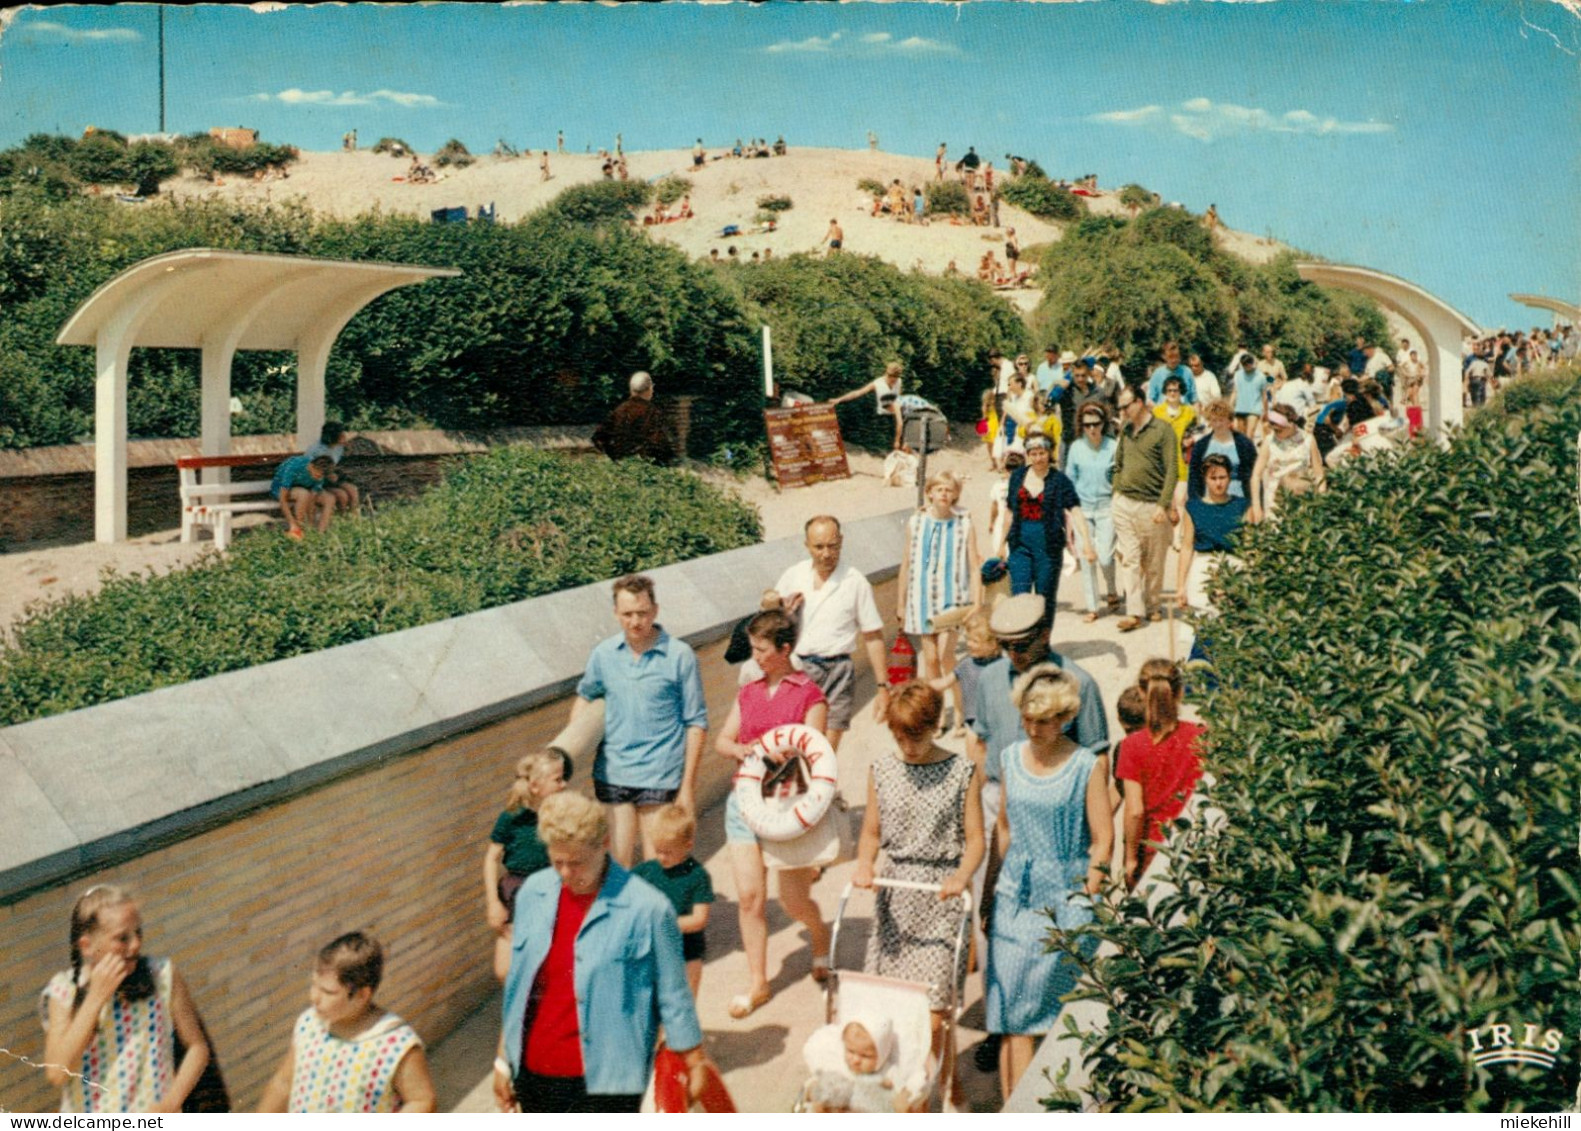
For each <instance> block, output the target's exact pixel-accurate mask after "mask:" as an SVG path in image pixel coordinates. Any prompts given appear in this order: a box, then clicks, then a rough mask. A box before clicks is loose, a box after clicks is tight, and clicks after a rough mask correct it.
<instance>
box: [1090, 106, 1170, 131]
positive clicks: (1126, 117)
mask: <svg viewBox="0 0 1581 1131" xmlns="http://www.w3.org/2000/svg"><path fill="white" fill-rule="evenodd" d="M1163 109H1164V108H1163V107H1162V106H1138V107H1137V108H1136V109H1135V110H1110V111H1108V112H1107V113H1104V114H1094V115H1093V116H1092V120H1093V121H1095V122H1115V123H1118V124H1119V125H1122V126H1123V125H1132V124H1134V123H1138V122H1146V121H1149V120H1150V119H1152V118H1154V117H1156V116H1157V115H1158V114H1160V113H1162V112H1163Z"/></svg>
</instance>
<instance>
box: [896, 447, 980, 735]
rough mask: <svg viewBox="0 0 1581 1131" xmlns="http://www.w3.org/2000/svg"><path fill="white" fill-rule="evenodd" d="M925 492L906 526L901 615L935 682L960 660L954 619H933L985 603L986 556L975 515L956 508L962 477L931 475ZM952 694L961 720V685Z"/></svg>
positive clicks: (927, 676) (898, 613) (925, 674)
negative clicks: (917, 639) (981, 552)
mask: <svg viewBox="0 0 1581 1131" xmlns="http://www.w3.org/2000/svg"><path fill="white" fill-rule="evenodd" d="M925 494H926V496H927V500H928V505H927V506H925V507H923V508H922V509H921V510H919V511H918V512H917V513H916V514H914V515H912V516H911V522H910V525H909V526H908V528H907V535H906V554H905V557H904V558H902V559H901V563H900V583H899V585H897V586H896V592H897V593H899V595H900V605H899V608H897V609H896V616H897V617H898V618H899V620H900V623H901V627H902V628H903V629H904V630H905V631H906V632H908V633H910V634H911V635H913V636H920V637H921V638H922V677H923V678H924V679H930V680H931V679H939V678H941V677H942V676H943V675H944V671H945V670H946V669H947V668H948V667H949V666H951V664H952V662H953V660H954V658H955V633H954V631H953V629H954V624H955V617H953V616H952V617H951V618H950V623H949V624H947V625H943V626H941V625H938V624H935V623H934V622H935V621H936V620H938V619H939V618H940V616H941V614H943V613H945V612H947V611H949V610H952V609H965V608H975V607H976V606H977V605H978V604H979V603H980V602H981V599H982V594H981V587H982V558H981V557H980V556H979V554H978V550H977V534H976V531H975V530H974V529H973V527H972V519H971V516H970V515H969V514H967V513H966V511H964V510H961V509H958V508H957V506H956V504H958V503H959V502H960V500H961V481H960V479H959V478H958V477H957V476H956V475H955V474H953V473H952V472H948V471H941V472H939V473H938V474H937V475H931V476H929V477H928V482H927V486H926V490H925ZM960 616H961V617H962V618H964V616H965V614H964V613H962V614H960ZM952 694H953V696H954V703H955V721H956V723H960V722H962V721H963V720H964V718H965V712H964V711H963V709H962V706H961V692H960V689H959V687H957V688H955V689H954V691H953V693H952ZM945 729H947V727H942V726H941V728H940V730H941V731H942V730H945Z"/></svg>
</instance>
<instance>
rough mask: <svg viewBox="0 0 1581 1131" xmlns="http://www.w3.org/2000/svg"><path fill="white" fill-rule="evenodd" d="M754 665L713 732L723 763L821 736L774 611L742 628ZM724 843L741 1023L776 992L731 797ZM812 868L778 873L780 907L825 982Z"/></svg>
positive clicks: (763, 876)
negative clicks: (758, 747)
mask: <svg viewBox="0 0 1581 1131" xmlns="http://www.w3.org/2000/svg"><path fill="white" fill-rule="evenodd" d="M747 638H748V639H749V640H750V641H751V642H752V658H753V659H754V660H756V661H757V663H758V666H759V667H761V668H762V669H763V678H762V679H755V680H753V681H752V682H751V683H749V684H747V685H746V686H745V687H743V688H742V689H741V691H740V692H739V693H738V694H737V696H736V703H735V706H733V707H732V708H730V717H729V718H727V719H726V720H725V725H724V727H723V728H721V730H720V732H719V738H718V739H717V740H716V741H715V743H714V749H716V750H718V751H719V753H721V754H723V755H724V756H725V757H726V758H733V759H735V760H736V761H737V762H740V761H742V760H743V759H744V758H746V757H747V755H748V754H750V753H751V752H752V745H753V743H755V742H756V741H757V740H758V737H759V736H760V735H762V734H765V733H766V732H768V731H771V730H773V729H774V728H775V727H777V726H785V725H787V724H790V723H804V724H806V725H807V726H810V727H812V728H813V729H814V730H816V731H818V732H819V733H820V734H821V733H822V732H823V730H824V727H825V726H826V725H827V724H828V721H829V704H828V703H826V702H825V701H824V697H823V692H822V691H819V690H818V685H817V684H815V683H813V681H812V680H811V679H809V678H807V676H805V675H803V674H802V673H801V672H799V671H796V670H794V669H793V668H792V667H791V649H793V648H794V647H795V646H796V622H795V621H793V620H791V618H790V617H788V616H786V615H785V614H784V613H783V612H781V611H780V610H778V609H767V610H765V611H763V612H761V613H759V614H758V615H757V616H755V617H753V618H752V619H751V620H750V621H748V622H747ZM725 838H726V840H727V841H728V842H729V844H730V867H731V871H732V872H733V873H734V875H735V881H736V905H737V913H738V914H739V915H740V917H741V945H742V946H743V947H744V948H745V950H746V952H747V970H748V971H749V973H750V974H751V978H752V985H751V987H750V989H749V990H748V991H747V992H746V993H744V994H737V995H736V996H735V997H734V998H732V999H731V1000H730V1016H732V1017H734V1018H736V1019H738V1020H739V1019H741V1018H743V1017H746V1016H748V1015H749V1014H751V1013H752V1012H753V1011H754V1010H756V1009H758V1008H759V1007H760V1006H762V1005H764V1004H765V1003H767V1002H768V1000H769V998H770V997H772V996H773V994H774V991H773V990H771V989H770V988H769V979H768V941H769V928H768V919H767V917H766V916H765V914H764V907H765V901H766V894H767V888H768V877H767V873H766V869H765V868H764V865H763V850H762V849H761V848H759V847H758V839H757V836H756V835H755V834H754V833H753V832H752V830H751V829H750V828H749V827H748V826H747V823H746V821H744V820H742V818H741V809H740V807H739V805H738V804H737V803H736V798H735V794H734V793H732V794H731V795H730V800H729V802H728V803H727V804H726V805H725ZM816 878H817V870H816V869H814V868H782V869H780V906H782V907H783V908H785V910H786V911H787V912H789V913H790V915H791V917H792V918H793V919H797V920H799V921H800V922H801V924H802V925H803V926H805V927H806V928H807V933H808V935H809V936H810V937H811V939H812V974H813V978H814V979H816V980H817V981H820V982H821V981H823V980H824V979H825V978H827V977H828V976H829V929H828V928H827V927H826V926H824V922H823V915H822V913H821V912H820V911H819V910H818V905H817V904H816V903H815V902H813V898H812V882H813V880H814V879H816Z"/></svg>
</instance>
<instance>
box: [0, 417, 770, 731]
mask: <svg viewBox="0 0 1581 1131" xmlns="http://www.w3.org/2000/svg"><path fill="white" fill-rule="evenodd" d="M611 515H619V516H620V521H619V522H611V521H610V516H611ZM761 534H762V530H761V525H760V522H759V519H758V515H757V512H756V511H755V510H754V509H753V508H752V507H750V506H749V505H747V504H746V503H743V502H741V501H739V500H737V499H735V498H733V497H730V496H727V495H725V494H723V493H721V492H720V491H718V490H717V489H715V488H713V487H710V486H709V485H707V484H705V483H704V482H703V481H702V480H700V479H698V478H697V477H695V476H693V475H689V474H687V473H684V472H679V471H672V470H668V469H663V468H655V467H653V466H652V465H650V464H646V463H643V462H641V461H627V462H624V463H618V464H616V463H610V462H609V461H607V460H604V459H602V458H575V457H568V456H563V455H555V454H550V453H545V452H540V451H535V450H533V449H529V448H506V449H501V450H498V451H495V452H491V453H489V454H488V455H483V456H477V457H473V458H471V459H468V460H466V461H464V462H458V463H456V464H454V465H453V466H452V467H451V468H450V469H449V471H448V474H447V475H446V478H445V480H444V482H443V484H442V485H440V486H439V487H436V488H434V489H433V490H431V491H429V492H428V493H426V494H425V495H423V496H422V497H420V498H419V499H416V500H414V501H412V502H409V503H404V504H392V505H390V506H388V507H384V508H381V509H380V510H379V511H378V514H377V516H376V517H371V518H362V519H338V520H337V521H335V522H334V523H332V524H331V526H330V528H329V530H328V531H327V532H325V533H324V534H315V533H313V532H309V534H308V536H307V538H306V539H305V540H304V541H302V542H293V541H291V540H290V539H288V538H286V536H285V533H284V528H283V526H282V527H280V528H279V529H273V530H265V531H258V532H254V533H250V534H248V535H246V536H245V537H242V538H239V539H238V540H237V541H236V543H235V545H234V546H233V548H232V549H231V551H230V552H229V553H228V554H227V555H224V556H221V555H219V554H211V555H205V556H204V557H203V558H202V559H200V561H199V562H198V563H197V564H196V565H194V566H192V567H191V568H189V569H184V570H175V571H172V572H169V573H164V574H159V575H157V576H156V575H154V574H152V573H149V574H131V575H121V576H115V575H111V576H109V577H107V578H106V580H105V582H104V584H103V585H102V586H101V588H100V589H99V590H98V591H97V592H96V593H93V594H88V595H75V596H68V597H65V598H62V599H59V600H56V601H52V602H50V603H48V604H43V605H39V606H34V607H32V608H30V610H29V611H28V612H26V613H25V614H24V615H23V616H22V617H21V618H20V619H19V620H18V621H17V622H16V624H15V625H14V626H13V632H12V639H13V643H12V644H11V645H10V646H8V647H6V648H5V649H4V650H0V725H11V724H14V723H20V722H25V721H27V720H28V719H35V718H40V717H42V716H46V715H53V714H59V713H61V712H63V711H72V710H76V709H78V708H81V707H88V706H92V705H93V704H95V703H104V702H108V701H110V700H113V699H120V698H123V697H125V696H128V695H136V694H139V693H141V692H144V691H152V690H154V689H155V688H158V687H165V686H168V685H171V684H176V683H182V682H185V681H187V680H193V679H202V678H204V677H206V676H211V675H217V674H219V673H220V672H225V671H232V670H235V669H238V668H244V667H251V666H252V665H255V664H264V663H268V662H270V661H271V660H281V659H285V658H287V657H289V656H296V655H300V654H302V653H304V652H312V651H316V650H318V649H321V648H331V647H334V646H335V645H338V644H349V643H351V642H353V641H356V640H362V639H364V638H366V637H369V636H378V635H381V634H383V633H387V632H398V631H400V630H401V629H404V628H412V627H415V626H417V625H422V624H428V623H430V622H432V621H437V620H444V619H446V618H447V617H453V616H461V615H463V614H465V613H470V612H476V611H477V610H479V609H486V608H491V607H493V606H496V605H502V604H506V603H508V602H512V601H520V600H524V599H526V598H528V597H535V596H539V595H541V594H545V593H551V592H554V591H556V590H560V589H567V588H571V587H573V586H577V585H585V584H589V583H593V582H598V581H602V580H604V579H606V578H611V577H618V576H620V575H621V574H624V573H629V572H633V571H637V570H646V569H652V568H654V567H656V566H660V565H665V564H667V563H670V562H675V561H681V560H685V559H688V558H694V557H700V556H702V555H704V554H712V553H718V552H720V551H723V550H731V549H736V548H739V547H741V546H747V545H751V544H752V543H754V542H756V541H758V539H759V538H760V537H761Z"/></svg>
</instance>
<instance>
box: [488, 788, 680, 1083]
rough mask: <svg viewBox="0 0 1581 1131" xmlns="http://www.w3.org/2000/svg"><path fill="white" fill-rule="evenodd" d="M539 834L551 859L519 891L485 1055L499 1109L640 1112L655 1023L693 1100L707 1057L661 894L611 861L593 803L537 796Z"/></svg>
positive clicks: (671, 914) (676, 933)
mask: <svg viewBox="0 0 1581 1131" xmlns="http://www.w3.org/2000/svg"><path fill="white" fill-rule="evenodd" d="M538 835H539V837H540V838H541V839H542V840H543V842H544V846H545V847H546V848H547V849H548V851H549V863H550V867H549V868H545V869H544V870H543V871H541V872H538V873H536V874H534V875H533V876H531V877H530V878H529V879H528V880H527V881H526V882H525V883H524V884H522V886H521V890H520V891H518V892H517V895H516V915H515V919H514V923H515V928H514V930H515V933H514V935H513V936H512V938H511V965H510V973H509V974H508V975H507V976H506V979H505V1025H504V1031H503V1032H502V1033H501V1034H500V1043H499V1054H498V1056H497V1057H496V1059H495V1061H494V1096H495V1099H496V1100H497V1101H498V1102H499V1105H500V1109H501V1110H502V1111H511V1110H521V1111H541V1112H635V1111H638V1110H640V1108H641V1106H642V1093H643V1090H644V1089H645V1088H646V1087H647V1085H648V1076H649V1074H650V1073H651V1072H652V1071H653V1056H654V1052H655V1050H656V1048H657V1045H658V1028H659V1025H660V1023H661V1022H662V1023H663V1025H664V1035H665V1040H666V1041H667V1042H668V1043H669V1045H670V1047H671V1048H674V1049H675V1050H676V1051H677V1052H679V1053H680V1054H681V1056H682V1057H683V1058H684V1059H685V1061H686V1065H687V1068H688V1070H689V1075H690V1089H689V1090H690V1092H691V1094H692V1095H693V1096H694V1097H695V1096H696V1095H697V1094H698V1093H699V1092H700V1091H701V1090H702V1087H703V1085H704V1083H705V1082H706V1072H707V1068H708V1062H707V1058H706V1056H705V1054H704V1052H703V1033H702V1029H701V1028H700V1027H699V1026H698V1023H697V1008H696V1006H695V1005H694V1004H693V1001H692V993H691V990H690V988H689V987H688V986H687V982H686V962H685V960H684V959H683V957H682V953H681V931H680V928H679V927H678V926H677V925H676V920H675V910H674V908H673V907H672V906H671V905H670V901H669V900H668V899H666V898H665V897H664V896H663V895H661V894H659V892H658V891H657V890H655V889H654V888H652V887H650V886H649V885H648V884H646V883H644V882H643V881H641V880H639V879H637V878H636V877H634V876H633V875H632V874H631V873H630V872H628V871H626V869H624V868H622V867H621V866H620V865H619V864H617V863H616V862H615V861H614V860H612V859H610V855H609V826H608V823H607V821H606V819H605V816H604V809H603V807H602V806H601V805H599V804H598V803H597V802H596V801H593V800H591V799H589V798H586V797H583V796H581V795H580V794H575V793H557V794H555V795H554V796H552V797H549V798H547V799H545V801H544V802H543V804H542V805H541V806H539V809H538Z"/></svg>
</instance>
